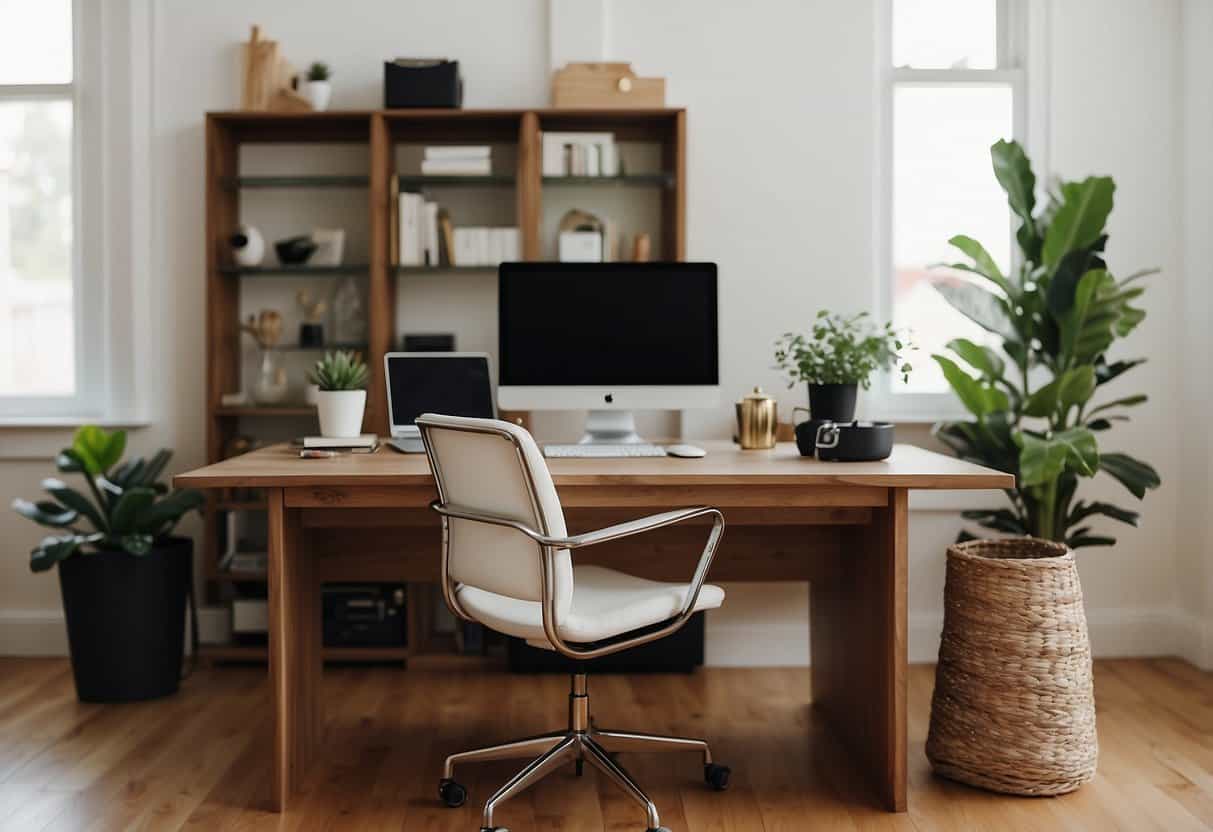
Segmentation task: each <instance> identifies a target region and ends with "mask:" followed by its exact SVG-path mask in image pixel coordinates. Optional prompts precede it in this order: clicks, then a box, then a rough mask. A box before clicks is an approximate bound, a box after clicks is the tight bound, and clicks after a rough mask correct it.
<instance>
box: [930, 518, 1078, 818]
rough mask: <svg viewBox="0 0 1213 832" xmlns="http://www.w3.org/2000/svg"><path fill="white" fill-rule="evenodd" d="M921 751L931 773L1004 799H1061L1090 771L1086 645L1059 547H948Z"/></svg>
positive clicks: (985, 543)
mask: <svg viewBox="0 0 1213 832" xmlns="http://www.w3.org/2000/svg"><path fill="white" fill-rule="evenodd" d="M926 750H927V758H928V759H929V760H930V761H931V765H932V767H934V769H935V771H936V773H938V774H940V775H942V776H944V777H948V778H950V779H952V780H959V781H960V782H962V783H968V784H969V785H972V786H980V787H982V788H985V789H990V790H992V791H996V792H1005V793H1008V794H1022V795H1051V794H1063V793H1065V792H1069V791H1073V790H1074V789H1077V788H1078V787H1079V786H1081V785H1082V784H1083V783H1085V782H1087V781H1088V780H1090V779H1091V778H1092V777H1093V776H1094V774H1095V762H1096V758H1097V757H1098V755H1099V746H1098V743H1097V741H1096V737H1095V697H1094V690H1093V687H1092V683H1091V647H1090V642H1089V641H1088V638H1087V620H1086V616H1085V615H1084V614H1083V607H1082V587H1081V586H1080V585H1079V582H1078V569H1077V567H1076V566H1075V563H1074V553H1073V552H1071V551H1070V550H1069V549H1067V548H1066V547H1065V546H1064V545H1062V544H1060V543H1052V542H1050V541H1046V540H1036V539H1033V538H1013V539H1007V540H975V541H971V542H968V543H959V544H957V545H955V546H951V547H949V548H948V569H947V585H946V588H945V590H944V623H943V636H942V641H941V643H940V646H939V665H938V666H937V668H936V670H935V695H934V697H933V699H932V701H931V727H930V733H929V734H928V736H927V748H926Z"/></svg>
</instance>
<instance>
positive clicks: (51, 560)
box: [29, 534, 102, 572]
mask: <svg viewBox="0 0 1213 832" xmlns="http://www.w3.org/2000/svg"><path fill="white" fill-rule="evenodd" d="M101 537H102V535H100V534H69V535H63V536H60V537H44V538H42V541H41V542H40V543H39V544H38V545H37V546H35V547H34V548H33V549H32V550H31V551H30V553H29V568H30V571H31V572H45V571H46V570H48V569H50V568H51V567H52V566H54V565H55V564H56V563H58V562H59V561H61V560H63V559H65V558H69V557H71V556H72V555H73V554H75V552H76V550H77V549H79V548H80V547H81V546H83V545H85V544H86V543H95V542H97V541H98V540H100V539H101Z"/></svg>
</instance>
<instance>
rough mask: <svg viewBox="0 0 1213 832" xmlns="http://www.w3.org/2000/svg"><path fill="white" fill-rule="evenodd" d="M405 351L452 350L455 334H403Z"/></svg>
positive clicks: (453, 348) (453, 349)
mask: <svg viewBox="0 0 1213 832" xmlns="http://www.w3.org/2000/svg"><path fill="white" fill-rule="evenodd" d="M403 345H404V351H405V352H454V351H455V335H454V333H449V332H427V333H417V334H415V335H405V336H404V339H403Z"/></svg>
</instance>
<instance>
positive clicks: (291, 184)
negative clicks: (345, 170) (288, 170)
mask: <svg viewBox="0 0 1213 832" xmlns="http://www.w3.org/2000/svg"><path fill="white" fill-rule="evenodd" d="M370 181H371V180H370V177H367V176H227V177H224V178H223V180H222V184H223V187H224V188H226V189H227V190H229V191H230V190H235V189H237V188H365V187H367V185H369V184H370Z"/></svg>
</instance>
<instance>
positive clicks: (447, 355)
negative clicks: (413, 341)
mask: <svg viewBox="0 0 1213 832" xmlns="http://www.w3.org/2000/svg"><path fill="white" fill-rule="evenodd" d="M383 370H384V373H385V374H386V376H387V409H388V423H389V426H390V428H391V438H390V439H388V440H386V444H388V445H390V446H391V447H393V448H395V449H396V450H398V451H400V452H401V453H406V454H420V453H424V452H425V446H424V445H423V444H422V443H421V431H420V429H419V428H418V427H417V417H418V416H420V415H421V414H422V413H441V414H444V415H447V416H473V417H477V418H480V419H495V418H497V405H496V401H497V397H496V395H495V393H496V391H495V390H494V385H493V368H492V365H491V364H490V362H489V354H488V353H486V352H389V353H388V354H387V355H385V356H384V357H383Z"/></svg>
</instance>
